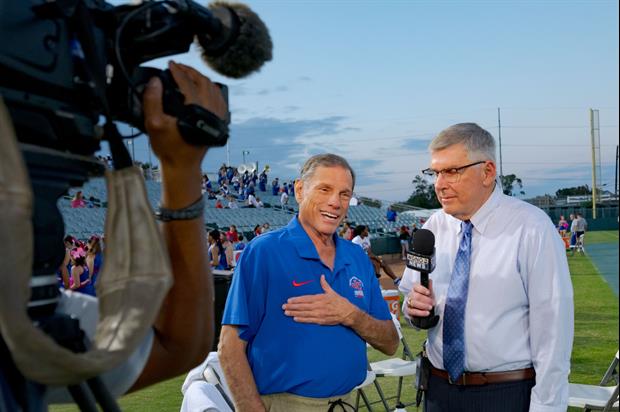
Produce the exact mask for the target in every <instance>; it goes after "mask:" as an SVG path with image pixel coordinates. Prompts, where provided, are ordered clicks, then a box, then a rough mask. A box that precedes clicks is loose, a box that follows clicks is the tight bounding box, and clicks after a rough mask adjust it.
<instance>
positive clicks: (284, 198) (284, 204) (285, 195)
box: [280, 189, 288, 210]
mask: <svg viewBox="0 0 620 412" xmlns="http://www.w3.org/2000/svg"><path fill="white" fill-rule="evenodd" d="M280 192H281V193H280V206H281V207H282V210H286V209H288V206H287V205H288V193H286V191H285V190H284V189H280Z"/></svg>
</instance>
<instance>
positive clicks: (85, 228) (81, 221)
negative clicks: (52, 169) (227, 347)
mask: <svg viewBox="0 0 620 412" xmlns="http://www.w3.org/2000/svg"><path fill="white" fill-rule="evenodd" d="M268 189H270V188H268ZM78 190H81V191H82V193H83V195H84V197H85V198H86V199H88V198H89V197H91V196H93V197H95V198H97V199H99V200H100V201H101V203H102V204H104V205H105V204H107V192H106V184H105V179H103V178H95V179H91V180H90V181H88V182H87V183H86V184H85V185H84V186H83V187H81V188H72V189H70V190H69V194H68V195H67V196H64V197H62V198H61V199H59V201H58V206H59V209H60V211H61V213H62V215H63V218H64V221H65V232H66V233H67V234H72V235H74V236H76V237H77V238H80V239H83V238H87V237H89V236H90V235H91V234H93V233H103V232H104V221H105V214H106V210H107V209H106V208H105V207H103V208H97V207H95V208H77V209H74V208H71V205H70V198H71V197H72V196H73V195H74V194H75V192H77V191H78ZM146 191H147V196H148V199H149V202H150V204H151V206H152V207H153V208H156V207H157V206H158V203H159V199H160V197H161V184H160V183H159V182H156V181H153V180H147V181H146ZM257 195H258V197H259V198H260V199H261V200H262V201H263V203H264V204H265V205H266V206H267V207H265V208H260V209H255V208H243V207H240V208H239V209H216V208H215V200H205V201H206V208H205V212H204V217H205V222H206V226H207V227H208V228H218V229H226V230H228V227H229V226H230V225H236V226H237V230H239V231H240V232H243V233H244V234H246V236H247V234H250V233H251V231H252V230H253V229H254V227H255V226H256V225H262V224H263V223H269V225H270V226H271V228H272V229H276V228H279V227H282V226H285V225H286V224H287V223H288V222H289V221H290V220H291V218H292V217H293V215H294V214H295V213H296V212H297V210H298V205H297V202H296V200H295V198H294V196H291V197H290V198H289V203H288V207H289V209H290V210H282V209H281V208H280V197H279V196H273V195H272V194H271V191H268V192H260V191H257ZM385 212H386V209H385V208H384V207H374V206H368V205H363V204H361V205H358V206H352V207H350V208H349V213H348V216H347V220H348V221H349V222H351V223H353V225H360V224H363V225H366V226H368V227H369V229H370V233H371V237H382V236H390V235H395V234H396V233H397V232H398V229H399V228H400V226H402V225H406V226H409V227H411V226H412V225H413V224H414V223H415V224H417V225H418V227H419V226H420V222H419V219H418V218H416V217H415V216H413V215H408V214H399V215H398V217H397V219H396V221H395V222H388V221H387V220H386V218H385ZM250 237H251V236H250Z"/></svg>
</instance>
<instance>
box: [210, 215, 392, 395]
mask: <svg viewBox="0 0 620 412" xmlns="http://www.w3.org/2000/svg"><path fill="white" fill-rule="evenodd" d="M334 242H335V243H336V258H335V262H334V270H333V271H331V270H330V269H329V268H328V267H327V266H325V265H324V264H323V263H322V262H321V260H320V259H319V255H318V253H317V251H316V248H315V247H314V244H313V243H312V241H311V240H310V238H309V237H308V235H307V234H306V232H305V231H304V229H303V227H302V226H301V224H300V223H299V221H298V220H297V217H295V218H293V219H292V220H291V222H290V223H289V224H288V226H286V227H284V228H281V229H278V230H275V231H272V232H268V233H265V234H263V235H261V236H258V237H257V238H255V239H253V240H252V241H251V242H250V243H249V244H248V245H247V247H246V248H245V250H244V251H243V253H242V254H241V258H240V259H239V262H238V264H237V267H236V268H235V274H234V276H233V281H232V285H231V287H230V290H229V292H228V299H227V301H226V308H225V310H224V315H223V319H222V324H224V325H236V326H237V327H238V329H239V337H240V338H241V339H243V340H245V341H246V342H247V357H248V361H249V363H250V367H251V369H252V372H253V374H254V379H255V381H256V386H257V388H258V392H259V393H260V394H261V395H267V394H271V393H282V392H288V393H292V394H295V395H300V396H306V397H312V398H326V397H331V396H338V395H343V394H346V393H348V392H350V391H351V390H352V389H353V388H354V387H355V386H357V385H358V384H360V383H361V382H362V381H363V380H364V378H365V377H366V369H367V357H366V343H365V341H364V340H363V339H362V338H361V337H360V336H359V335H357V334H356V333H355V332H354V331H353V329H350V328H348V327H345V326H342V325H334V326H322V325H316V324H306V323H298V322H295V321H294V320H293V318H292V317H289V316H286V315H284V311H283V310H282V305H283V304H284V303H285V302H286V301H287V300H288V299H289V298H291V297H295V296H303V295H309V294H318V293H324V292H323V289H322V288H321V284H320V278H321V275H322V274H324V275H325V278H326V280H327V282H328V283H329V284H330V285H331V287H332V288H333V289H334V291H336V292H337V293H338V294H340V295H341V296H344V297H345V298H347V299H348V300H349V301H350V302H352V303H353V304H355V305H356V306H358V307H359V308H360V309H362V310H363V311H364V312H366V313H368V314H370V315H371V316H373V317H374V318H377V319H380V320H388V319H391V315H390V312H389V310H388V307H387V305H386V303H385V301H384V300H383V298H382V296H381V290H380V287H379V283H378V281H377V278H376V277H375V273H374V270H373V267H372V264H371V263H370V260H369V259H368V256H366V255H365V254H364V251H363V250H362V249H361V248H360V247H359V246H357V245H355V244H353V243H351V242H348V241H346V240H343V239H341V238H339V237H337V236H335V235H334Z"/></svg>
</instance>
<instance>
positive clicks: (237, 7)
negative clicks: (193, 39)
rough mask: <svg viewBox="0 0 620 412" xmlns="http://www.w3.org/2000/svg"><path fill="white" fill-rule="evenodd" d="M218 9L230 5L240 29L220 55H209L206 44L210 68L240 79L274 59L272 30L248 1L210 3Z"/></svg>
mask: <svg viewBox="0 0 620 412" xmlns="http://www.w3.org/2000/svg"><path fill="white" fill-rule="evenodd" d="M218 8H227V9H228V10H231V11H232V12H233V13H234V14H235V15H236V16H237V18H238V26H239V27H238V32H237V34H236V38H234V39H232V43H230V45H229V47H227V48H226V49H225V50H223V51H222V52H220V53H217V55H212V54H208V52H207V51H205V48H204V47H203V48H202V50H203V51H202V57H203V59H204V60H205V62H206V63H207V65H209V67H211V68H212V69H213V70H215V71H216V72H218V73H220V74H222V75H224V76H226V77H231V78H234V79H239V78H242V77H245V76H248V75H250V74H251V73H253V72H255V71H257V70H258V69H260V67H261V66H262V65H263V64H264V63H265V62H267V61H270V60H271V58H272V54H271V49H272V48H273V45H272V42H271V37H270V36H269V30H268V29H267V26H266V25H265V23H263V21H262V20H261V19H260V18H259V17H258V15H257V14H256V13H254V12H253V11H252V10H250V8H249V7H248V6H246V5H245V4H241V3H226V2H221V1H217V2H214V3H211V4H209V9H210V10H211V11H216V10H217V9H218ZM228 29H229V30H230V28H228Z"/></svg>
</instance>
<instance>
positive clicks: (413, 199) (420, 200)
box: [406, 175, 441, 209]
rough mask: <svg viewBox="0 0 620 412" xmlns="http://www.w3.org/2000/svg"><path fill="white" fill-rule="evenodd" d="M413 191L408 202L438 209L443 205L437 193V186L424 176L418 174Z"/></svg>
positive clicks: (414, 180) (412, 204)
mask: <svg viewBox="0 0 620 412" xmlns="http://www.w3.org/2000/svg"><path fill="white" fill-rule="evenodd" d="M411 183H413V186H414V189H413V193H412V194H411V196H410V197H409V199H408V200H407V202H406V203H407V204H409V205H411V206H416V207H422V208H425V209H437V208H439V207H441V205H440V204H439V201H438V200H437V196H436V195H435V186H434V185H433V184H432V183H429V182H428V180H426V179H425V178H424V177H422V176H420V175H417V176H416V177H415V178H414V179H413V181H412V182H411Z"/></svg>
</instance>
